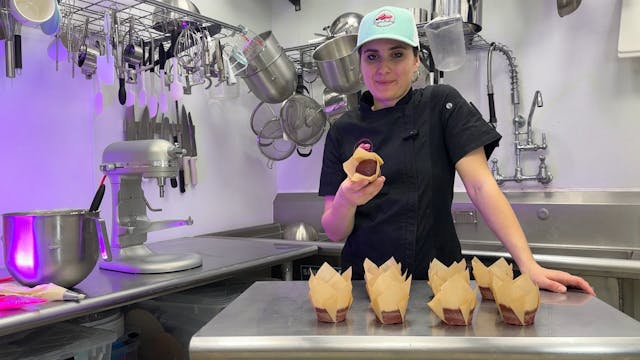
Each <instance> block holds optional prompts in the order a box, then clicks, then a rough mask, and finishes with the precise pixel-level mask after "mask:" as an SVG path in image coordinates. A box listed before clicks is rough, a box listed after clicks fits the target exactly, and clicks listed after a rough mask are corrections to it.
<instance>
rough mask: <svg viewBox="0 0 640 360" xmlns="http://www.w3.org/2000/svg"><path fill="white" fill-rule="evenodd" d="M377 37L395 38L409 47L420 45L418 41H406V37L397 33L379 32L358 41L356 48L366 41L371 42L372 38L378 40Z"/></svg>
mask: <svg viewBox="0 0 640 360" xmlns="http://www.w3.org/2000/svg"><path fill="white" fill-rule="evenodd" d="M379 39H391V40H396V41H400V42H401V43H404V44H407V45H409V46H411V47H420V42H419V41H418V42H415V43H411V42H408V41H407V40H406V38H404V37H402V36H398V35H393V34H379V35H374V36H372V37H370V38H368V39H367V40H365V41H363V42H362V43H358V44H356V49H360V47H361V46H362V45H364V44H366V43H368V42H371V41H373V40H379Z"/></svg>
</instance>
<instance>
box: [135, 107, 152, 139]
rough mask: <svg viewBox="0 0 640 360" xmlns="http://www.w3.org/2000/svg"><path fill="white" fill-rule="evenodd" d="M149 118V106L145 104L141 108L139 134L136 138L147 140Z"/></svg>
mask: <svg viewBox="0 0 640 360" xmlns="http://www.w3.org/2000/svg"><path fill="white" fill-rule="evenodd" d="M150 123H151V118H150V116H149V107H148V106H145V107H144V109H143V110H142V116H140V123H139V124H138V126H139V128H140V134H139V136H138V138H137V140H149V139H151V137H149V128H150Z"/></svg>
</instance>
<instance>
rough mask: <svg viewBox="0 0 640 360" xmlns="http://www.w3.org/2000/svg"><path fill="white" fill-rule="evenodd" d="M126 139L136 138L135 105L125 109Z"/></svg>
mask: <svg viewBox="0 0 640 360" xmlns="http://www.w3.org/2000/svg"><path fill="white" fill-rule="evenodd" d="M123 124H124V125H123V127H124V140H125V141H126V140H135V133H136V130H135V112H134V109H133V106H127V107H126V108H125V109H124V121H123Z"/></svg>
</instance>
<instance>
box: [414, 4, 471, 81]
mask: <svg viewBox="0 0 640 360" xmlns="http://www.w3.org/2000/svg"><path fill="white" fill-rule="evenodd" d="M424 30H425V32H426V34H427V40H428V41H429V48H430V49H431V53H432V55H433V60H434V62H435V66H436V68H437V69H438V70H440V71H453V70H456V69H458V68H459V67H461V66H462V64H464V60H465V58H466V49H465V46H464V33H463V30H462V17H461V16H460V15H459V14H453V15H450V16H438V17H437V18H435V19H433V20H431V21H429V22H428V23H427V24H426V25H425V26H424Z"/></svg>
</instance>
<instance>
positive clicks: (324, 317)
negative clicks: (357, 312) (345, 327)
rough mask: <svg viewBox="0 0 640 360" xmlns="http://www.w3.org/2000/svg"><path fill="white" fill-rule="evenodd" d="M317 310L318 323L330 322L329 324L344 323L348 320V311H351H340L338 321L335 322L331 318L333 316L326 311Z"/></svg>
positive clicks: (337, 315) (347, 309)
mask: <svg viewBox="0 0 640 360" xmlns="http://www.w3.org/2000/svg"><path fill="white" fill-rule="evenodd" d="M315 309H316V317H317V318H318V321H320V322H329V323H332V322H337V323H338V322H343V321H344V320H345V319H346V318H347V311H349V308H342V309H339V310H338V313H337V314H336V321H333V319H332V318H331V316H330V315H329V313H328V312H327V310H326V309H320V308H315Z"/></svg>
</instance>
